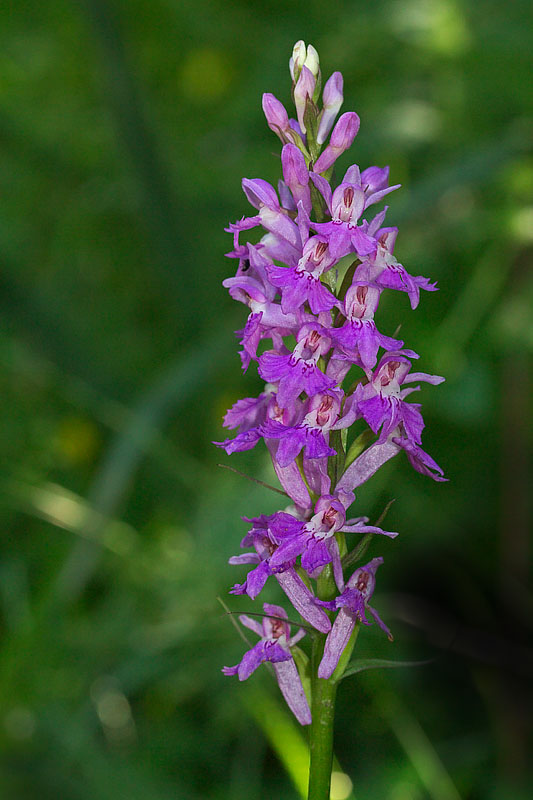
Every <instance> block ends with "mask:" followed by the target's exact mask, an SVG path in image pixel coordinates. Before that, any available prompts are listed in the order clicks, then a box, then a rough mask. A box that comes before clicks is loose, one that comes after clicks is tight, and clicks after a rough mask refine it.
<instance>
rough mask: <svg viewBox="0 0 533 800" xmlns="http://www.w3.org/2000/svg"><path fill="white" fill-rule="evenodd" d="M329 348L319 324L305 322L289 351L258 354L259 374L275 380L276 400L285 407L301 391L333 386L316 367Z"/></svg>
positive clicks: (270, 381) (317, 391)
mask: <svg viewBox="0 0 533 800" xmlns="http://www.w3.org/2000/svg"><path fill="white" fill-rule="evenodd" d="M330 347H331V339H330V338H329V337H328V336H327V335H326V331H325V328H323V327H322V325H318V324H313V323H308V324H305V325H303V326H302V327H301V328H300V331H299V332H298V336H297V342H296V347H295V348H294V350H293V352H292V353H286V354H284V353H276V352H272V351H267V352H266V353H263V355H262V356H260V357H259V374H260V375H261V377H262V378H263V379H264V380H265V381H268V382H269V383H278V392H277V394H278V402H279V404H280V405H281V406H282V407H283V408H286V407H287V406H289V405H290V404H291V403H293V402H294V400H296V398H297V397H298V395H299V394H300V393H301V392H306V393H307V395H308V396H310V397H311V396H312V395H314V394H318V393H319V392H323V391H325V390H326V389H331V388H333V386H334V383H333V381H332V380H330V379H329V378H327V377H326V376H325V375H324V373H323V372H322V370H320V369H319V368H318V367H317V362H318V359H319V358H320V357H321V356H323V355H324V354H325V353H327V352H328V350H329V349H330Z"/></svg>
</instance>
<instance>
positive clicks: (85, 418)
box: [0, 0, 533, 800]
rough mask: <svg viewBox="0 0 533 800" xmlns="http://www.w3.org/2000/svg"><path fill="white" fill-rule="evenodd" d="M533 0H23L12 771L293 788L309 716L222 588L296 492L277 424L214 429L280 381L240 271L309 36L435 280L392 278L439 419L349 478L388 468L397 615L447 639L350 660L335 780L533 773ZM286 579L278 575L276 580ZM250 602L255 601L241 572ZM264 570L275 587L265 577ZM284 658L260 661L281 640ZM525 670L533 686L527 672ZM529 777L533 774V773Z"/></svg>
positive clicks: (5, 577) (5, 317) (8, 744)
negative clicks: (238, 558) (532, 376)
mask: <svg viewBox="0 0 533 800" xmlns="http://www.w3.org/2000/svg"><path fill="white" fill-rule="evenodd" d="M530 11H531V8H530V3H529V0H514V2H512V3H502V2H501V1H499V2H496V0H482V2H474V0H470V2H467V0H402V2H400V1H399V0H373V2H366V3H363V2H343V1H342V0H329V2H327V3H324V2H318V0H309V2H306V3H303V2H286V3H281V2H268V0H262V2H259V1H258V0H257V1H255V2H254V1H253V2H239V0H235V1H234V2H232V3H231V4H228V3H225V2H223V0H195V1H194V2H192V0H151V2H148V0H109V2H105V0H82V1H81V2H68V0H48V2H46V3H43V2H42V0H41V1H39V2H38V1H37V0H24V2H15V0H7V2H6V3H4V4H2V8H1V10H0V21H1V24H0V43H1V46H0V183H1V197H2V200H1V209H2V211H1V213H0V247H1V263H2V269H1V275H0V302H1V316H2V326H1V332H0V357H1V370H0V376H1V377H0V381H1V393H0V404H1V419H2V423H1V430H2V446H1V449H0V458H1V461H2V470H1V476H2V477H1V482H0V515H1V521H2V536H1V537H0V542H1V548H2V560H1V566H0V578H1V581H0V625H1V642H0V694H1V700H0V739H1V753H2V763H1V770H0V796H1V797H2V798H3V799H4V798H5V800H30V799H31V800H33V798H39V800H47V799H48V798H50V799H51V798H54V800H108V798H109V800H117V798H120V799H122V798H127V799H128V800H141V799H142V800H169V799H170V798H190V799H191V800H196V799H197V798H198V799H200V798H202V800H240V798H247V800H259V799H260V798H261V799H262V800H270V798H278V797H279V798H282V800H285V799H286V800H296V798H298V797H300V793H299V788H298V787H299V786H301V785H302V781H303V782H305V777H304V776H305V760H306V751H305V737H304V734H305V732H304V731H302V730H300V729H298V728H297V726H295V725H294V724H293V722H292V720H291V718H290V717H289V716H288V715H287V714H286V713H285V709H284V708H283V706H282V703H281V702H280V698H279V695H278V690H277V687H276V686H275V684H274V682H273V680H272V679H271V676H270V675H269V674H268V672H267V670H264V671H263V673H264V674H260V673H257V674H256V675H255V676H254V677H253V678H252V679H250V681H248V683H247V684H243V685H239V683H238V682H237V681H236V680H230V679H228V678H224V677H223V676H222V674H221V672H220V667H221V666H222V665H224V664H234V663H236V662H237V661H238V660H239V659H240V658H241V654H242V650H243V644H242V642H241V641H240V639H239V638H238V636H237V634H236V632H235V630H234V629H233V627H232V625H231V624H230V622H229V620H228V618H227V617H225V616H224V613H223V610H222V608H221V607H220V606H219V605H218V603H217V601H216V597H217V595H221V596H223V597H225V598H226V599H227V595H226V591H227V589H228V588H229V587H230V586H231V585H232V584H233V583H234V582H235V581H236V580H242V579H243V575H244V572H245V571H244V570H242V569H239V568H236V567H229V566H228V565H227V559H228V557H229V556H230V555H233V554H235V553H237V552H239V541H240V539H241V537H242V535H243V534H244V532H245V530H246V525H245V523H244V522H242V521H241V519H240V517H241V516H242V515H246V516H252V515H254V514H257V513H260V512H265V513H270V512H272V511H274V510H275V509H276V508H279V503H278V497H277V496H276V495H274V494H270V493H269V492H268V491H266V490H265V489H262V488H261V487H258V486H256V485H254V484H251V483H249V482H247V481H246V480H244V479H242V478H240V477H238V476H236V475H234V474H231V473H229V472H227V471H224V470H221V469H220V468H218V467H217V463H218V462H220V461H223V462H224V463H231V464H232V466H234V467H236V468H237V469H241V470H242V471H244V472H247V473H249V474H251V475H254V476H256V477H259V478H262V479H264V480H271V479H272V478H271V468H270V467H269V464H268V460H267V458H266V456H265V453H264V452H263V451H260V449H259V448H257V452H256V451H252V452H251V453H244V454H241V455H236V456H234V457H233V458H232V459H228V458H226V456H225V454H224V453H223V452H222V453H221V451H219V450H217V449H216V448H215V447H213V446H212V444H211V440H213V439H220V438H222V437H223V435H224V433H223V429H222V428H221V417H222V414H223V412H224V411H225V409H226V408H227V407H228V406H229V405H230V404H231V403H233V402H234V401H235V400H236V399H238V398H239V397H243V396H246V395H254V394H257V393H258V391H259V390H260V386H261V383H260V380H259V378H258V377H257V375H256V373H255V370H254V369H253V368H251V369H250V370H249V372H248V374H247V375H246V376H244V377H243V376H242V374H241V371H240V365H239V359H238V357H237V355H236V351H237V346H236V341H235V339H234V335H233V331H234V330H235V329H237V328H239V327H241V326H242V325H243V322H244V319H245V315H246V311H245V309H244V308H243V307H242V306H240V305H238V304H236V303H234V302H233V301H231V300H230V298H229V297H228V296H227V294H226V292H225V290H224V289H223V288H222V287H221V281H222V280H223V278H224V277H226V276H227V275H230V274H232V273H233V270H234V268H235V262H231V261H228V260H227V259H224V257H223V254H224V253H225V252H227V251H228V250H229V249H230V247H231V239H230V237H229V236H228V235H227V234H225V233H224V232H223V228H224V227H225V226H226V225H227V223H228V221H232V220H235V219H237V218H239V217H241V216H242V215H243V214H245V213H249V210H250V209H249V206H248V205H247V203H246V201H245V198H244V196H243V195H242V193H241V189H240V180H241V177H243V176H247V177H263V178H266V179H267V180H270V181H272V182H276V180H277V177H278V174H279V160H278V153H279V143H278V141H277V139H276V138H275V137H274V135H273V134H272V133H271V132H270V131H269V130H268V129H267V127H266V125H265V123H264V118H263V116H262V112H261V93H262V92H263V91H270V92H273V93H274V94H276V95H277V96H278V97H279V98H280V99H281V100H283V101H284V102H285V103H286V104H288V102H289V77H288V70H287V61H288V58H289V55H290V52H291V50H292V45H293V44H294V42H295V41H296V40H297V39H299V38H303V39H305V40H306V41H307V42H309V41H310V42H312V43H313V44H314V45H315V46H316V47H317V49H318V50H319V53H320V57H321V63H322V69H323V73H324V75H325V76H326V77H327V76H328V75H329V74H330V73H331V72H332V71H333V70H336V69H339V70H341V71H342V72H343V73H344V77H345V107H344V110H351V109H353V110H357V112H358V113H359V115H360V117H361V120H362V124H361V130H360V133H359V136H358V137H357V139H356V142H355V145H354V147H353V148H352V150H351V151H350V155H348V154H345V155H344V156H343V158H342V160H341V163H340V167H341V168H342V167H347V166H348V165H349V164H350V163H352V161H357V163H359V164H360V165H361V166H362V167H366V166H369V165H372V164H378V165H381V166H382V165H384V164H390V166H391V179H392V182H393V183H397V182H401V183H402V184H403V188H402V189H401V191H400V192H397V193H395V194H394V195H393V196H391V198H390V206H391V208H390V211H389V217H388V220H389V224H398V225H399V226H400V235H399V238H398V243H397V248H396V249H397V255H398V258H399V259H400V260H401V261H402V262H403V263H404V264H405V266H406V267H407V269H408V271H410V272H411V273H413V274H415V275H419V274H421V275H427V276H429V277H431V278H432V279H436V280H438V282H439V286H440V292H438V293H434V294H424V296H423V297H422V301H421V304H420V306H419V308H418V309H417V310H416V312H414V313H412V312H411V311H410V308H409V304H408V301H407V297H406V296H404V295H400V294H395V293H392V292H390V293H388V295H386V296H385V297H384V298H383V303H382V307H381V309H380V315H381V316H380V320H381V321H382V329H384V330H385V332H387V333H391V332H392V331H393V330H394V328H395V327H396V325H397V324H400V323H401V324H402V336H403V338H404V339H405V341H406V344H407V346H409V347H412V348H414V349H415V350H417V351H418V352H419V353H420V354H421V362H420V368H421V369H423V370H427V371H430V372H436V373H440V374H444V375H445V376H446V378H447V382H446V383H445V384H444V385H443V386H441V387H438V388H433V387H427V388H423V390H422V393H421V400H422V402H423V405H424V413H425V418H426V423H427V429H426V432H425V438H424V444H425V446H426V448H427V449H428V450H429V452H430V453H431V454H432V455H433V456H434V457H435V459H436V460H437V461H438V462H439V463H440V464H441V465H442V466H443V468H444V469H445V472H446V474H447V475H448V477H449V478H450V481H449V483H446V484H434V483H433V482H432V481H431V480H429V479H427V478H424V477H422V476H420V475H418V474H417V473H415V472H414V471H413V470H412V469H411V468H410V467H409V465H408V463H407V461H406V460H405V459H404V458H403V457H402V458H398V459H396V461H397V462H398V463H391V464H389V465H387V467H385V468H384V469H383V470H381V472H380V474H379V475H378V476H376V478H375V479H374V480H373V481H372V482H371V483H370V484H369V485H368V486H366V487H364V488H363V489H361V491H360V492H359V495H358V501H359V505H358V506H357V509H358V511H357V513H365V514H368V515H369V516H370V517H371V518H372V519H375V518H376V517H377V516H378V514H379V513H380V511H381V510H382V508H383V506H384V505H385V503H386V502H387V501H388V500H390V499H391V498H393V497H394V498H395V499H396V502H395V504H394V505H393V507H392V509H391V511H390V513H389V517H388V520H387V521H388V524H389V526H390V528H391V529H393V530H394V529H396V530H399V531H401V536H400V537H399V539H397V540H396V541H395V542H389V541H385V542H379V543H377V544H375V545H373V549H372V555H383V556H384V557H385V565H384V566H383V567H382V568H381V570H380V574H379V583H378V592H377V593H376V597H375V605H376V607H377V608H378V609H379V610H380V612H381V613H382V616H383V618H384V619H385V620H386V621H387V622H388V624H389V625H390V627H391V628H392V629H393V632H394V634H395V637H396V640H395V643H394V644H389V643H388V642H387V641H386V640H384V637H382V636H381V635H380V632H379V631H378V632H376V631H374V629H373V628H372V629H368V630H365V632H364V636H362V637H360V641H361V645H360V653H361V654H362V655H367V656H368V655H377V656H381V657H384V658H398V659H409V660H413V659H420V658H428V657H429V658H431V657H433V656H438V658H437V660H436V661H435V662H434V663H433V664H431V665H430V666H425V667H420V668H416V669H402V670H394V671H387V672H385V671H375V672H367V673H363V674H361V675H357V676H353V677H351V678H349V679H347V680H346V681H345V683H343V684H342V686H341V689H340V692H339V710H338V728H337V736H336V750H337V756H338V759H339V762H340V764H341V765H342V770H344V771H345V772H346V773H347V774H348V775H349V776H350V778H351V779H352V781H353V789H350V784H349V782H348V781H347V780H346V779H342V778H336V781H335V786H334V797H335V800H343V798H344V799H345V798H348V797H350V798H352V800H353V798H357V800H370V798H372V800H374V799H375V798H378V799H379V800H425V798H431V800H457V799H458V798H462V799H463V800H478V798H479V800H481V799H482V798H483V800H485V799H486V798H489V800H496V798H498V800H499V799H500V798H508V797H512V798H514V799H515V800H517V799H519V798H522V797H523V798H525V797H529V796H531V795H530V793H529V791H530V790H531V781H530V777H531V775H530V774H529V778H528V761H527V745H528V737H529V736H530V730H529V729H528V725H529V714H528V700H529V696H528V692H529V693H530V692H531V684H530V683H529V684H528V680H527V679H528V675H529V676H530V675H531V665H532V662H533V651H532V649H531V641H530V639H529V641H528V636H529V633H530V629H531V620H532V615H531V610H532V599H531V595H530V594H528V590H527V588H526V586H527V579H528V571H529V567H528V561H529V549H528V547H529V545H528V535H529V534H528V492H529V489H530V482H529V479H528V454H529V451H530V444H531V433H530V426H529V419H530V407H529V400H528V374H529V359H530V355H531V349H532V346H533V330H532V325H531V303H532V300H533V283H532V280H531V270H530V266H531V260H532V259H531V256H532V251H533V249H532V246H533V155H532V152H531V138H532V133H533V109H532V103H531V99H532V94H531V74H532V67H533V64H532V61H533V58H532V52H533V41H532V39H533V36H532V26H531V22H532V20H531V14H530ZM265 591H266V595H265V599H268V600H270V601H273V602H275V601H279V600H280V599H281V598H280V595H279V594H278V593H277V591H276V587H269V588H268V589H266V590H265ZM228 602H229V605H230V607H231V608H232V609H239V610H240V609H251V608H253V607H254V606H253V604H252V603H251V601H247V600H246V598H244V599H243V598H231V597H230V598H229V600H228ZM259 602H260V601H259V600H258V601H256V604H257V603H259ZM260 672H261V671H260ZM528 687H529V688H528ZM528 788H529V791H528Z"/></svg>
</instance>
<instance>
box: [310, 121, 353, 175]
mask: <svg viewBox="0 0 533 800" xmlns="http://www.w3.org/2000/svg"><path fill="white" fill-rule="evenodd" d="M359 124H360V120H359V117H358V116H357V114H356V113H355V111H347V112H346V114H343V115H342V117H341V118H340V119H339V121H338V122H337V124H336V125H335V127H334V128H333V132H332V134H331V138H330V140H329V144H328V146H327V147H326V149H325V150H324V152H323V153H322V154H321V155H320V157H319V158H318V160H317V161H316V163H315V165H314V167H313V169H314V171H315V172H325V171H326V170H327V169H329V168H330V167H331V166H332V164H334V163H335V161H336V160H337V159H338V157H339V156H340V155H341V153H344V151H345V150H348V148H349V147H351V146H352V142H353V140H354V139H355V137H356V136H357V132H358V130H359Z"/></svg>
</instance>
